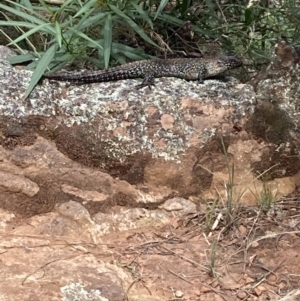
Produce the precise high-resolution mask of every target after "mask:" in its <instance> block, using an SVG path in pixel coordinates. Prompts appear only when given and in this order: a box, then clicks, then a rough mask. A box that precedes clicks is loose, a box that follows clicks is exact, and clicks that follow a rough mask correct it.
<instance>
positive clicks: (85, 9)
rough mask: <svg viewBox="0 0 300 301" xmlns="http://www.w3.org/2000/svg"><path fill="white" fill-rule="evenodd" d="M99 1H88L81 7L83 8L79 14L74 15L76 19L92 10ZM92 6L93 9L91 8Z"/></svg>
mask: <svg viewBox="0 0 300 301" xmlns="http://www.w3.org/2000/svg"><path fill="white" fill-rule="evenodd" d="M97 2H98V0H90V1H87V2H86V3H85V5H83V6H82V7H81V9H80V10H79V11H78V12H77V14H76V15H75V16H74V17H73V18H74V19H75V18H78V17H79V16H80V15H82V14H85V13H86V12H90V11H93V8H94V7H95V4H96V3H97ZM91 8H92V9H91Z"/></svg>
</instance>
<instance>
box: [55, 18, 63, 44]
mask: <svg viewBox="0 0 300 301" xmlns="http://www.w3.org/2000/svg"><path fill="white" fill-rule="evenodd" d="M55 31H56V39H57V43H58V45H59V47H61V45H62V35H61V27H60V25H59V23H58V22H57V21H55Z"/></svg>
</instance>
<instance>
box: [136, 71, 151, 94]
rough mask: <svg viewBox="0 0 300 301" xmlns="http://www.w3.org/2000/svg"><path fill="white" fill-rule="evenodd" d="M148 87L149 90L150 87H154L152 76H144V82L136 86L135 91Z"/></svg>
mask: <svg viewBox="0 0 300 301" xmlns="http://www.w3.org/2000/svg"><path fill="white" fill-rule="evenodd" d="M147 86H148V87H149V89H150V90H151V86H155V83H154V74H152V73H151V74H146V75H145V77H144V80H143V81H142V83H141V84H140V85H137V86H136V89H141V88H143V87H147Z"/></svg>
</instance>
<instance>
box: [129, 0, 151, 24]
mask: <svg viewBox="0 0 300 301" xmlns="http://www.w3.org/2000/svg"><path fill="white" fill-rule="evenodd" d="M131 5H132V6H133V7H134V8H135V9H136V11H137V12H138V13H139V14H140V15H141V17H142V19H143V20H145V21H146V22H147V23H148V24H149V25H150V27H151V29H153V23H152V20H151V19H150V18H149V16H148V14H146V12H145V11H144V10H143V9H142V8H141V7H140V6H139V5H137V4H136V3H134V2H132V3H131Z"/></svg>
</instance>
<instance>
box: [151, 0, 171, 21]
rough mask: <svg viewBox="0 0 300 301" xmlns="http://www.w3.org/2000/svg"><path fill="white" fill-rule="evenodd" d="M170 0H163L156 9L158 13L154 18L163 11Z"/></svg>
mask: <svg viewBox="0 0 300 301" xmlns="http://www.w3.org/2000/svg"><path fill="white" fill-rule="evenodd" d="M168 2H169V0H161V1H160V4H159V7H158V9H157V11H156V14H155V16H154V20H155V19H156V18H157V17H158V15H159V14H160V13H161V12H162V10H163V9H164V8H165V6H166V5H167V4H168Z"/></svg>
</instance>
